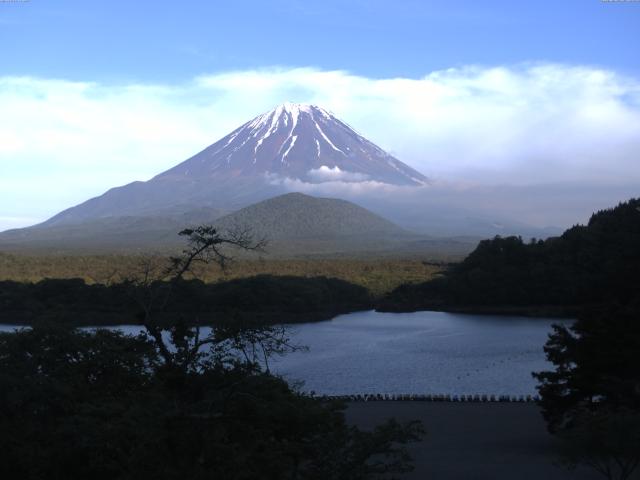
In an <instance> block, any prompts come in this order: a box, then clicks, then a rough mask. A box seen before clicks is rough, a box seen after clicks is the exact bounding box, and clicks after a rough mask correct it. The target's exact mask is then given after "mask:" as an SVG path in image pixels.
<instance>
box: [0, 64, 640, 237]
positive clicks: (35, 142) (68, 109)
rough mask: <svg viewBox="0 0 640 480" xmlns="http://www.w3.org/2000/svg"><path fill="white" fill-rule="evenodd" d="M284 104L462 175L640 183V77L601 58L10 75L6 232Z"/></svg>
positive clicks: (2, 171)
mask: <svg viewBox="0 0 640 480" xmlns="http://www.w3.org/2000/svg"><path fill="white" fill-rule="evenodd" d="M284 101H294V102H308V103H315V104H318V105H321V106H323V107H325V108H327V109H329V110H331V111H333V112H334V113H335V114H336V115H337V116H338V117H339V118H341V119H343V120H344V121H346V122H347V123H349V124H350V125H351V126H352V127H354V128H355V129H356V130H358V131H359V132H360V133H361V134H363V135H364V136H365V137H367V138H369V139H370V140H372V141H373V142H374V143H377V144H378V145H379V146H380V147H382V148H384V149H385V150H388V151H389V152H390V153H392V154H394V155H395V156H396V157H398V158H399V159H400V160H402V161H404V162H406V163H408V164H409V165H411V166H412V167H414V168H416V169H418V170H420V171H421V172H423V173H424V174H426V175H427V176H431V177H432V178H436V179H445V180H447V181H449V182H454V183H456V184H458V185H464V184H474V185H491V184H509V185H529V184H539V185H540V184H542V185H544V184H557V183H561V182H571V183H572V184H575V183H581V182H582V183H585V184H598V185H602V184H607V185H615V184H623V183H626V184H627V185H628V184H629V183H634V182H635V183H636V184H638V185H640V165H639V161H640V158H638V157H639V154H638V152H640V80H639V79H636V78H631V77H626V76H624V75H621V74H619V73H617V72H614V71H611V70H607V69H603V68H597V67H590V66H571V65H559V64H544V63H536V64H521V65H513V66H498V67H480V66H469V67H464V68H455V69H448V70H443V71H437V72H432V73H429V74H428V75H425V76H424V77H422V78H416V79H412V78H386V79H384V78H383V79H374V78H366V77H362V76H357V75H353V74H350V73H348V72H344V71H324V70H318V69H314V68H273V69H267V70H256V71H236V72H226V73H219V74H213V75H203V76H200V77H197V78H194V79H193V80H191V81H189V82H185V83H184V84H178V85H162V84H156V85H150V84H125V85H122V84H105V83H98V82H91V81H87V82H77V81H67V80H61V79H46V78H32V77H0V111H2V112H3V115H2V116H0V205H2V207H0V229H3V228H9V227H10V226H18V225H19V224H20V219H21V218H22V219H25V221H26V219H34V218H38V219H44V218H46V217H48V216H50V215H52V214H54V213H56V212H57V211H59V210H62V209H63V208H66V207H68V206H71V205H72V204H75V203H78V202H81V201H83V200H85V199H87V198H88V197H90V196H95V195H98V194H101V193H102V192H104V191H105V190H107V189H108V188H110V187H113V186H116V185H120V184H123V183H128V182H130V181H133V180H146V179H148V178H150V177H152V176H153V175H155V174H157V173H159V172H161V171H163V170H165V169H167V168H169V167H171V166H173V165H175V164H176V163H178V162H180V161H182V160H185V159H186V158H188V157H189V156H191V155H193V154H194V153H196V152H198V151H199V150H201V149H202V148H204V147H206V146H207V145H209V144H211V143H213V142H214V141H216V140H217V139H219V138H220V137H222V136H223V135H225V134H227V133H228V132H229V131H231V130H232V129H234V128H235V127H237V126H238V125H240V124H242V123H244V122H245V121H247V120H249V119H250V118H253V117H254V116H255V115H257V114H259V113H262V112H264V111H266V110H269V109H271V108H273V107H274V106H275V105H277V104H279V103H282V102H284ZM317 173H318V174H320V175H324V176H325V177H326V178H327V179H328V180H335V181H339V180H343V181H344V180H346V177H344V176H343V177H342V178H339V177H340V175H341V174H344V173H345V172H317ZM9 217H10V218H11V221H8V219H9Z"/></svg>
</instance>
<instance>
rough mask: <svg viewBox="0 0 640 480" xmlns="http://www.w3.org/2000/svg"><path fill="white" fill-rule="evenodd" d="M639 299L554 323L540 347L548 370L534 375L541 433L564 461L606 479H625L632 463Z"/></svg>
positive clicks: (637, 434) (638, 413)
mask: <svg viewBox="0 0 640 480" xmlns="http://www.w3.org/2000/svg"><path fill="white" fill-rule="evenodd" d="M638 299H639V300H640V296H639V297H638ZM639 300H636V301H634V302H632V303H630V304H624V305H620V304H611V305H608V306H607V307H602V308H601V309H596V310H592V311H590V312H588V313H585V314H583V315H582V316H581V318H580V319H579V320H578V321H577V322H576V323H575V324H574V325H573V326H572V327H571V328H567V327H564V326H555V327H554V333H553V334H552V335H550V338H549V341H548V342H547V344H546V346H545V352H546V354H547V358H548V359H549V361H551V362H552V363H553V364H554V365H555V370H553V371H546V372H538V373H534V376H535V377H536V378H537V379H538V380H539V381H540V384H539V386H538V390H539V392H540V395H541V402H540V404H541V406H542V411H543V415H544V417H545V419H546V420H547V423H548V427H549V430H550V431H551V432H552V433H554V434H555V435H557V436H559V437H560V438H562V439H564V440H565V442H564V444H565V449H564V461H565V463H566V464H567V465H569V466H572V465H576V464H584V465H588V466H591V467H593V468H595V469H596V470H597V471H598V472H600V473H602V474H603V475H605V476H607V478H610V479H626V478H629V477H630V475H631V474H632V472H633V471H634V469H635V468H636V467H637V465H638V462H639V461H640V369H638V366H637V364H638V354H639V352H640V301H639Z"/></svg>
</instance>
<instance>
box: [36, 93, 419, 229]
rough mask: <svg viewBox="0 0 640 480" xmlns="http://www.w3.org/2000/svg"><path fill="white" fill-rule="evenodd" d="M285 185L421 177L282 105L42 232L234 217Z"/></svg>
mask: <svg viewBox="0 0 640 480" xmlns="http://www.w3.org/2000/svg"><path fill="white" fill-rule="evenodd" d="M284 180H298V181H302V182H304V183H311V184H321V183H324V182H331V181H336V180H337V181H341V182H348V183H359V182H376V183H378V184H388V185H402V186H420V185H425V184H427V178H426V177H424V176H423V175H422V174H421V173H419V172H417V171H416V170H414V169H412V168H411V167H409V166H407V165H405V164H404V163H402V162H401V161H399V160H397V159H396V158H394V157H392V156H391V155H389V154H388V153H386V152H385V151H383V150H382V149H380V148H379V147H377V146H376V145H374V144H373V143H372V142H370V141H368V140H367V139H365V138H364V137H362V136H361V135H360V134H358V133H357V132H355V131H354V130H353V129H352V128H351V127H349V126H348V125H347V124H345V123H343V122H341V121H340V120H338V119H337V118H336V117H334V116H333V115H332V114H331V113H329V112H327V111H326V110H324V109H322V108H320V107H317V106H315V105H306V104H293V103H285V104H282V105H280V106H278V107H276V108H275V109H273V110H271V111H269V112H266V113H264V114H262V115H259V116H258V117H256V118H254V119H253V120H251V121H249V122H247V123H245V124H244V125H242V126H240V127H239V128H237V129H236V130H234V131H233V132H231V133H229V134H228V135H227V136H225V137H223V138H222V139H220V140H218V141H217V142H216V143H214V144H213V145H211V146H209V147H207V148H205V149H204V150H203V151H201V152H200V153H198V154H196V155H194V156H193V157H191V158H189V159H188V160H186V161H184V162H182V163H180V164H179V165H177V166H175V167H173V168H171V169H169V170H167V171H165V172H162V173H160V174H159V175H157V176H155V177H154V178H152V179H151V180H149V181H147V182H133V183H130V184H128V185H125V186H122V187H117V188H113V189H111V190H109V191H108V192H106V193H105V194H103V195H101V196H99V197H96V198H92V199H90V200H88V201H86V202H84V203H82V204H80V205H78V206H75V207H72V208H70V209H67V210H65V211H63V212H61V213H59V214H58V215H56V216H54V217H53V218H51V219H49V220H48V221H46V222H44V224H43V226H52V225H59V224H66V223H77V222H82V221H86V220H89V219H96V218H105V217H120V216H164V215H167V214H170V215H174V214H177V213H184V212H188V211H190V210H194V209H199V208H202V207H211V208H216V209H221V210H223V211H224V210H226V211H233V210H236V209H238V208H241V207H244V206H246V205H249V204H251V203H253V202H255V201H259V200H263V199H265V198H269V197H272V196H275V195H277V194H279V193H283V192H285V191H286V189H285V188H283V186H282V181H284Z"/></svg>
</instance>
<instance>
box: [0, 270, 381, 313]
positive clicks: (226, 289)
mask: <svg viewBox="0 0 640 480" xmlns="http://www.w3.org/2000/svg"><path fill="white" fill-rule="evenodd" d="M147 287H149V288H153V289H154V291H162V290H163V289H166V288H167V287H168V284H167V283H166V282H163V281H154V282H152V284H150V285H148V286H146V287H145V288H147ZM136 288H137V287H136V286H135V285H132V284H130V283H118V284H113V285H110V286H106V285H100V284H93V285H87V284H85V282H84V281H83V280H80V279H69V280H63V279H59V280H42V281H40V282H38V283H35V284H23V283H18V282H7V281H5V282H0V322H6V323H18V324H31V323H33V322H38V321H43V320H56V321H71V322H73V323H74V324H76V325H110V324H111V325H112V324H125V323H139V322H140V321H141V318H142V317H141V315H142V307H141V306H140V305H139V304H138V303H137V302H136V301H135V290H136ZM145 291H146V290H145ZM166 293H168V292H165V293H162V295H163V298H162V312H161V316H162V318H163V319H164V321H172V319H177V318H191V319H196V318H199V319H200V320H201V321H202V322H204V323H212V322H215V321H216V319H218V318H225V317H229V316H238V315H240V316H242V317H255V316H256V315H257V316H259V317H260V318H262V319H263V320H264V321H267V322H271V323H283V322H285V323H286V322H288V321H305V320H306V321H309V320H316V319H324V318H330V317H332V316H334V315H337V314H339V313H346V312H351V311H354V310H362V309H366V308H369V307H370V306H371V303H372V301H371V297H370V295H369V293H368V292H367V290H366V289H364V288H363V287H360V286H357V285H352V284H350V283H348V282H345V281H343V280H338V279H334V278H326V277H314V278H299V277H290V276H283V277H276V276H272V275H259V276H256V277H250V278H244V279H236V280H231V281H229V282H220V283H213V284H206V283H204V282H202V281H199V280H180V281H178V282H176V283H174V284H173V285H172V288H171V294H170V295H167V298H164V295H165V294H166ZM220 314H222V315H220Z"/></svg>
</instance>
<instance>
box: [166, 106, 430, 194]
mask: <svg viewBox="0 0 640 480" xmlns="http://www.w3.org/2000/svg"><path fill="white" fill-rule="evenodd" d="M255 175H269V176H280V177H283V178H291V179H298V180H301V181H304V182H311V183H321V182H326V181H345V182H359V181H365V180H373V181H376V182H382V183H388V184H393V185H422V184H425V183H426V182H427V179H426V178H425V177H424V176H423V175H422V174H420V173H419V172H417V171H415V170H414V169H412V168H411V167H409V166H407V165H405V164H404V163H402V162H400V161H399V160H397V159H396V158H394V157H392V156H391V155H389V154H388V153H386V152H385V151H383V150H382V149H381V148H379V147H377V146H376V145H374V144H373V143H371V142H370V141H368V140H366V139H365V138H364V137H362V136H361V135H360V134H358V133H357V132H355V131H354V130H353V129H352V128H351V127H349V126H348V125H347V124H346V123H344V122H342V121H340V120H338V119H337V118H336V117H335V116H334V115H333V114H331V113H330V112H328V111H327V110H325V109H323V108H321V107H318V106H316V105H310V104H300V103H289V102H287V103H283V104H282V105H279V106H277V107H276V108H274V109H273V110H271V111H269V112H266V113H263V114H262V115H258V116H257V117H256V118H254V119H253V120H251V121H249V122H247V123H245V124H244V125H242V126H241V127H239V128H237V129H236V130H234V131H233V132H231V133H230V134H228V135H227V136H226V137H224V138H222V139H221V140H219V141H218V142H216V143H214V144H213V145H211V146H210V147H208V148H206V149H205V150H203V151H202V152H200V153H198V154H197V155H195V156H194V157H192V158H190V159H189V160H187V161H185V162H183V163H181V164H180V165H178V166H176V167H174V168H172V169H171V170H168V171H166V172H164V173H162V174H161V175H159V177H161V178H167V177H175V176H180V177H184V176H188V177H197V178H206V177H211V178H214V177H220V176H222V177H226V176H232V177H237V176H255Z"/></svg>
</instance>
